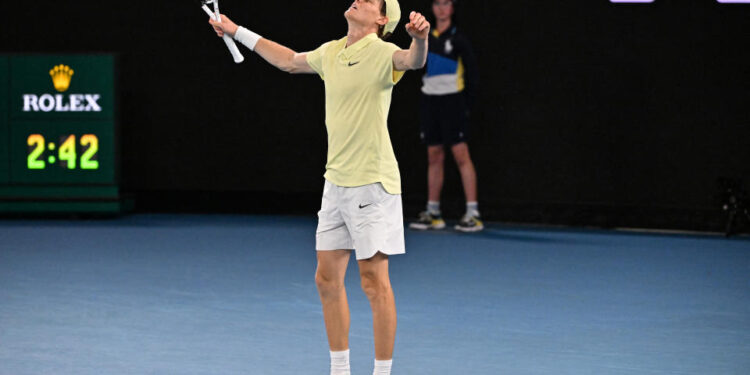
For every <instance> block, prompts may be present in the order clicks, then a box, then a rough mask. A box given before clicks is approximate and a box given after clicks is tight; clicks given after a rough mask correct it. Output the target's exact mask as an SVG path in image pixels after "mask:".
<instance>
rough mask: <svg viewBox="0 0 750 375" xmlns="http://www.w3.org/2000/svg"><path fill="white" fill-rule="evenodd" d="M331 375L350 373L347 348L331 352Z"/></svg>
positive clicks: (346, 374) (348, 374) (347, 374)
mask: <svg viewBox="0 0 750 375" xmlns="http://www.w3.org/2000/svg"><path fill="white" fill-rule="evenodd" d="M331 375H351V370H350V369H349V349H346V350H344V351H341V352H331Z"/></svg>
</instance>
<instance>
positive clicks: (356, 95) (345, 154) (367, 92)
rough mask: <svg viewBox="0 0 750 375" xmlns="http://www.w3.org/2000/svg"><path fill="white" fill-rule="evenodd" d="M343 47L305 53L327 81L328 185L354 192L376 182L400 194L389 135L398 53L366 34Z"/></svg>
mask: <svg viewBox="0 0 750 375" xmlns="http://www.w3.org/2000/svg"><path fill="white" fill-rule="evenodd" d="M345 47H346V37H344V38H342V39H339V40H334V41H331V42H328V43H325V44H323V45H322V46H320V47H318V49H316V50H315V51H312V52H310V53H308V54H307V63H308V65H310V67H311V68H313V70H315V71H316V72H317V73H318V74H319V75H320V78H322V79H323V81H324V82H325V88H326V129H327V130H328V162H327V163H326V173H325V176H324V177H325V178H326V180H328V181H330V182H332V183H333V184H336V185H338V186H345V187H354V186H362V185H368V184H373V183H376V182H380V183H382V184H383V187H384V188H385V190H386V191H387V192H388V193H390V194H401V176H400V174H399V171H398V163H397V162H396V156H395V155H394V153H393V146H392V145H391V138H390V135H389V134H388V125H387V120H388V111H389V110H390V107H391V92H392V91H393V86H394V85H395V84H396V83H397V82H398V81H399V80H400V79H401V77H402V76H403V75H404V72H399V71H395V70H394V69H393V53H394V52H395V51H397V50H399V49H400V48H399V47H398V46H396V45H395V44H393V43H386V42H384V41H382V40H380V38H378V36H377V35H375V34H374V33H373V34H368V35H367V36H366V37H364V38H362V39H361V40H359V41H357V42H356V43H354V44H353V45H351V46H349V47H348V48H345Z"/></svg>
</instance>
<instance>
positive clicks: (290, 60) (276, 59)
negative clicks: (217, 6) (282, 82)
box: [208, 14, 315, 73]
mask: <svg viewBox="0 0 750 375" xmlns="http://www.w3.org/2000/svg"><path fill="white" fill-rule="evenodd" d="M208 23H210V24H211V26H213V27H214V30H215V31H216V34H217V35H219V36H220V37H221V36H223V35H224V34H225V33H226V34H227V35H229V36H231V37H233V38H234V39H235V40H237V41H238V42H240V43H242V44H244V45H245V47H247V48H249V49H250V50H252V51H255V52H256V53H257V54H258V55H260V57H262V58H263V59H264V60H266V61H268V62H269V63H270V64H271V65H273V66H275V67H277V68H279V69H281V70H283V71H285V72H288V73H315V71H314V70H313V69H312V68H311V67H310V65H309V64H308V63H307V53H298V52H295V51H293V50H292V49H290V48H288V47H285V46H282V45H281V44H278V43H276V42H273V41H270V40H268V39H265V38H262V37H261V36H260V35H258V34H256V33H254V32H252V31H250V30H248V29H246V28H244V27H241V26H237V24H235V23H234V22H232V20H231V19H229V17H227V16H226V15H224V14H222V15H221V22H217V21H214V20H213V19H209V20H208Z"/></svg>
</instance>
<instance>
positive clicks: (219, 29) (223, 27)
mask: <svg viewBox="0 0 750 375" xmlns="http://www.w3.org/2000/svg"><path fill="white" fill-rule="evenodd" d="M208 23H210V24H211V26H213V27H214V31H216V35H218V36H220V37H221V36H224V34H227V35H229V36H231V37H234V33H236V32H237V29H238V26H237V25H236V24H235V23H234V22H232V20H230V19H229V17H227V16H226V15H224V14H222V15H221V22H216V21H214V20H213V19H211V18H209V19H208Z"/></svg>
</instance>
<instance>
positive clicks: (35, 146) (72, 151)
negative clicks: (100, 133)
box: [27, 134, 99, 170]
mask: <svg viewBox="0 0 750 375" xmlns="http://www.w3.org/2000/svg"><path fill="white" fill-rule="evenodd" d="M27 144H28V146H29V155H28V157H27V166H28V169H32V170H39V169H45V168H47V165H48V164H49V165H54V164H55V163H58V162H59V163H58V165H59V166H60V167H62V168H66V169H76V168H78V167H80V169H84V170H97V169H99V161H98V160H97V153H98V152H99V138H98V137H97V136H96V135H94V134H84V135H82V136H81V137H80V138H79V139H76V136H75V135H73V134H71V135H65V136H62V137H60V142H59V144H55V143H54V142H49V143H47V141H46V140H45V139H44V136H42V135H41V134H31V135H29V137H28V139H27ZM79 144H80V146H81V151H82V153H81V154H80V159H79V154H78V147H77V145H79ZM45 151H49V152H50V153H51V154H50V155H49V156H48V157H47V158H46V159H45V158H44V153H45ZM55 151H57V152H55Z"/></svg>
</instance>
